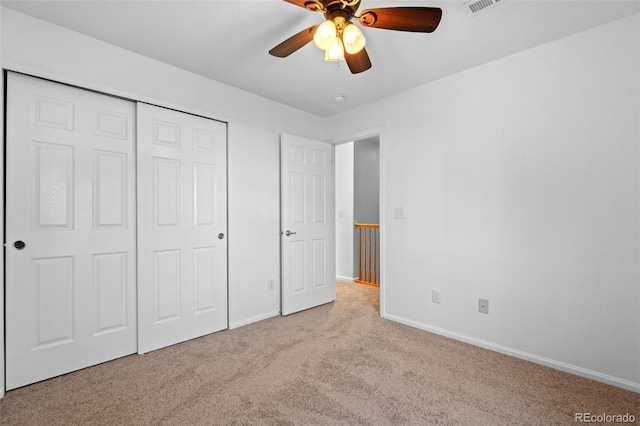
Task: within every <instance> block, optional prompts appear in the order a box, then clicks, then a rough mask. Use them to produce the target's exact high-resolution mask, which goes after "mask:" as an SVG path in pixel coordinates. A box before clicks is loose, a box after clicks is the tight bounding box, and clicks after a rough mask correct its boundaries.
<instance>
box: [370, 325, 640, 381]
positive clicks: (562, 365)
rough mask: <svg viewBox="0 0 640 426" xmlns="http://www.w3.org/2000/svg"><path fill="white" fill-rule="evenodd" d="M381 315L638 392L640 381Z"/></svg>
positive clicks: (421, 328)
mask: <svg viewBox="0 0 640 426" xmlns="http://www.w3.org/2000/svg"><path fill="white" fill-rule="evenodd" d="M381 316H382V317H383V318H385V319H388V320H390V321H395V322H398V323H400V324H404V325H408V326H410V327H414V328H418V329H420V330H424V331H428V332H430V333H433V334H438V335H440V336H444V337H449V338H451V339H454V340H459V341H461V342H465V343H469V344H471V345H474V346H478V347H481V348H484V349H488V350H490V351H494V352H499V353H501V354H505V355H509V356H513V357H515V358H520V359H523V360H525V361H530V362H533V363H535V364H539V365H544V366H545V367H550V368H553V369H555V370H560V371H564V372H565V373H571V374H575V375H576V376H580V377H585V378H587V379H591V380H595V381H597V382H602V383H606V384H608V385H611V386H616V387H619V388H622V389H626V390H629V391H631V392H636V393H640V383H636V382H632V381H629V380H625V379H621V378H619V377H614V376H610V375H608V374H604V373H600V372H597V371H593V370H589V369H586V368H582V367H578V366H575V365H572V364H567V363H564V362H562V361H557V360H554V359H551V358H546V357H543V356H539V355H535V354H531V353H528V352H524V351H520V350H517V349H513V348H509V347H507V346H502V345H498V344H495V343H492V342H489V341H486V340H481V339H476V338H475V337H471V336H466V335H464V334H459V333H455V332H451V331H449V330H445V329H442V328H439V327H433V326H430V325H427V324H422V323H418V322H416V321H412V320H408V319H406V318H402V317H398V316H395V315H389V314H386V313H383V314H382V315H381Z"/></svg>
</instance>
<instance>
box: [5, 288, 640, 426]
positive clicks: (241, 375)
mask: <svg viewBox="0 0 640 426" xmlns="http://www.w3.org/2000/svg"><path fill="white" fill-rule="evenodd" d="M378 311H379V308H378V290H377V289H376V288H373V287H367V286H361V285H358V284H351V283H338V300H337V301H336V302H335V303H332V304H329V305H325V306H321V307H318V308H315V309H311V310H308V311H305V312H301V313H298V314H295V315H292V316H289V317H277V318H272V319H269V320H266V321H262V322H259V323H256V324H253V325H249V326H246V327H242V328H239V329H236V330H231V331H223V332H220V333H216V334H213V335H210V336H206V337H203V338H200V339H195V340H192V341H189V342H186V343H183V344H180V345H175V346H172V347H170V348H166V349H162V350H158V351H155V352H152V353H149V354H147V355H144V356H138V355H132V356H128V357H125V358H121V359H118V360H115V361H112V362H108V363H105V364H102V365H98V366H95V367H91V368H88V369H85V370H82V371H78V372H75V373H71V374H68V375H65V376H62V377H58V378H55V379H51V380H48V381H45V382H42V383H37V384H34V385H31V386H27V387H24V388H21V389H17V390H14V391H11V392H8V393H7V395H6V397H5V398H4V399H3V400H1V401H0V424H2V425H92V424H103V425H118V424H122V425H125V424H126V425H136V424H140V425H171V424H175V425H200V424H203V425H214V424H220V425H234V424H237V425H245V424H252V425H253V424H260V425H289V424H290V425H294V424H295V425H312V424H316V425H343V424H344V425H429V424H439V425H450V424H451V425H455V424H460V425H536V424H539V425H550V424H567V425H569V424H576V423H575V422H574V413H576V412H580V413H582V412H589V413H594V414H602V413H607V414H625V413H630V414H633V415H635V417H636V423H637V422H638V421H640V395H639V394H635V393H632V392H628V391H624V390H621V389H617V388H614V387H611V386H607V385H603V384H601V383H597V382H594V381H590V380H587V379H583V378H580V377H576V376H572V375H569V374H565V373H562V372H558V371H555V370H552V369H549V368H545V367H541V366H538V365H534V364H531V363H528V362H525V361H522V360H518V359H515V358H511V357H508V356H505V355H501V354H497V353H494V352H490V351H487V350H483V349H479V348H476V347H474V346H470V345H467V344H464V343H460V342H457V341H454V340H450V339H447V338H443V337H440V336H436V335H433V334H430V333H426V332H424V331H420V330H416V329H413V328H410V327H407V326H403V325H400V324H397V323H394V322H391V321H387V320H384V319H381V318H380V317H379V315H378Z"/></svg>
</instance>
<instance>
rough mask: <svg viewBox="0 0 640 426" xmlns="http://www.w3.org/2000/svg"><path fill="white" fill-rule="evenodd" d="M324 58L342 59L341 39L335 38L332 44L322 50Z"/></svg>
mask: <svg viewBox="0 0 640 426" xmlns="http://www.w3.org/2000/svg"><path fill="white" fill-rule="evenodd" d="M324 60H325V61H327V62H338V61H344V47H343V45H342V40H340V39H339V38H336V41H335V42H334V44H333V46H331V47H330V48H329V49H327V50H325V51H324Z"/></svg>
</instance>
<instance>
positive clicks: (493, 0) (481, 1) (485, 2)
mask: <svg viewBox="0 0 640 426" xmlns="http://www.w3.org/2000/svg"><path fill="white" fill-rule="evenodd" d="M500 1H501V0H474V1H469V2H466V3H465V4H464V7H465V8H466V9H467V10H468V11H469V13H470V14H471V15H477V14H479V13H480V12H484V11H485V10H487V9H488V8H489V7H491V6H494V5H495V4H497V3H500Z"/></svg>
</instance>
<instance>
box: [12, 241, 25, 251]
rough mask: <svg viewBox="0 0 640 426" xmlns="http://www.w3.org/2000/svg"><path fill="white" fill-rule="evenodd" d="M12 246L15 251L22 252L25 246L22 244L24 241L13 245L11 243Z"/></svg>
mask: <svg viewBox="0 0 640 426" xmlns="http://www.w3.org/2000/svg"><path fill="white" fill-rule="evenodd" d="M13 246H14V247H15V248H16V250H22V249H23V248H25V247H26V246H27V245H26V244H25V243H24V241H16V242H15V243H13Z"/></svg>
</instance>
